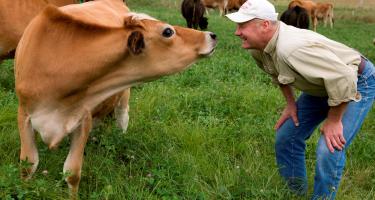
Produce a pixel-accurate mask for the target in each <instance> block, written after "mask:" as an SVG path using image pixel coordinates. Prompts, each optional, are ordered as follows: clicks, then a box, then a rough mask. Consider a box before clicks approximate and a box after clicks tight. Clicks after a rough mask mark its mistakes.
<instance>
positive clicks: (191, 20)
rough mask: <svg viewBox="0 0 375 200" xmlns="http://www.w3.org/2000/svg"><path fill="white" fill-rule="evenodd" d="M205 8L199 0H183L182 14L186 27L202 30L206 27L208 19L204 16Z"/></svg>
mask: <svg viewBox="0 0 375 200" xmlns="http://www.w3.org/2000/svg"><path fill="white" fill-rule="evenodd" d="M205 11H206V8H205V7H204V5H203V3H202V1H201V0H184V1H183V2H182V4H181V12H182V16H184V18H185V19H186V24H187V27H189V28H194V29H198V26H199V28H200V29H202V30H204V29H206V28H207V25H208V21H207V18H206V17H204V16H203V15H204V13H205Z"/></svg>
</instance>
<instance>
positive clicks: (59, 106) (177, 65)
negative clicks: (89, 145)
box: [15, 0, 216, 198]
mask: <svg viewBox="0 0 375 200" xmlns="http://www.w3.org/2000/svg"><path fill="white" fill-rule="evenodd" d="M215 46H216V35H215V34H213V33H211V32H202V31H198V30H194V29H188V28H183V27H178V26H171V25H169V24H167V23H164V22H161V21H158V20H156V19H154V18H152V17H149V16H147V15H145V14H137V13H132V12H129V10H128V8H127V7H126V6H125V5H124V3H123V2H122V0H98V1H92V2H88V3H84V4H80V5H68V6H64V7H60V8H57V7H54V6H48V7H46V8H45V9H44V10H43V11H42V12H41V13H40V14H39V15H38V16H36V17H35V18H34V19H33V20H32V21H31V22H30V24H29V26H28V27H27V28H26V30H25V32H24V34H23V36H22V38H21V41H20V42H19V45H18V47H17V51H16V58H15V79H16V93H17V97H18V100H19V107H18V127H19V132H20V139H21V153H20V159H21V160H22V161H27V162H29V163H31V164H32V166H31V167H30V168H29V169H25V170H23V176H24V177H25V178H29V177H31V175H32V174H33V173H34V172H35V170H36V168H37V165H38V162H39V156H38V150H37V147H36V143H35V132H34V131H37V132H39V134H40V135H41V138H42V140H43V142H44V143H45V144H47V145H48V146H49V148H57V146H58V144H59V143H60V142H61V140H62V139H63V138H64V137H66V136H70V139H71V146H70V151H69V154H68V157H67V158H66V160H65V163H64V172H69V173H68V177H67V178H66V181H67V183H68V186H69V188H70V194H71V195H72V197H73V198H75V197H76V196H77V195H76V194H77V191H78V186H79V182H80V177H81V166H82V161H83V152H84V147H85V144H86V142H87V138H88V136H89V132H90V130H91V127H92V125H93V119H94V118H95V117H96V116H98V115H97V114H98V113H99V115H100V113H101V111H102V109H104V110H106V109H107V106H106V105H104V106H103V104H106V103H107V102H105V100H106V99H108V98H110V97H111V96H113V95H115V94H117V93H119V92H121V91H124V90H126V89H127V88H130V87H131V86H133V85H136V84H140V83H143V82H147V81H151V80H154V79H157V78H159V77H162V76H165V75H170V74H174V73H177V72H179V71H182V70H184V69H185V68H187V67H188V66H190V65H191V64H192V63H193V62H195V61H196V60H198V59H199V58H202V57H205V56H208V55H210V54H212V52H213V51H214V48H215ZM107 105H108V104H107ZM112 106H113V104H112ZM111 109H113V108H111ZM104 113H105V112H104Z"/></svg>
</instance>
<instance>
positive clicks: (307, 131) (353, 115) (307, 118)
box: [275, 61, 375, 199]
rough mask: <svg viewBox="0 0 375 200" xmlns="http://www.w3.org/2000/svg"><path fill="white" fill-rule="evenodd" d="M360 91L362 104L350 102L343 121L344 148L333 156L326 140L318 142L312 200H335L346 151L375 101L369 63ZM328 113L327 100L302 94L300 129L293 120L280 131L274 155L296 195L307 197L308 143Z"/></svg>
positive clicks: (374, 80) (374, 81)
mask: <svg viewBox="0 0 375 200" xmlns="http://www.w3.org/2000/svg"><path fill="white" fill-rule="evenodd" d="M357 89H358V91H359V92H360V93H361V95H362V100H361V101H359V102H354V101H351V102H350V103H349V104H348V106H347V109H346V111H345V113H344V116H343V118H342V124H343V132H344V137H345V140H346V144H345V148H344V149H343V150H342V151H339V150H335V152H334V153H331V152H330V151H329V150H328V148H327V146H326V142H325V140H324V137H323V136H320V138H319V142H318V145H317V149H316V166H315V181H314V193H313V196H312V199H334V198H335V195H336V192H337V188H338V186H339V183H340V180H341V176H342V172H343V169H344V166H345V151H346V150H347V149H348V147H349V145H350V144H351V143H352V141H353V138H354V137H355V135H356V134H357V133H358V130H359V129H360V127H361V125H362V123H363V121H364V119H365V117H366V115H367V113H368V112H369V110H370V109H371V108H372V104H373V101H374V98H375V68H374V65H373V64H372V63H371V62H370V61H367V62H366V66H365V68H364V71H363V72H362V74H361V75H360V76H358V82H357ZM328 110H329V106H328V104H327V97H315V96H311V95H308V94H306V93H302V94H301V95H300V97H299V98H298V100H297V116H298V119H299V126H298V127H296V126H295V125H294V123H293V121H292V119H291V118H290V119H288V120H287V121H286V122H285V123H284V124H283V125H282V126H281V127H280V128H279V129H278V130H277V133H276V144H275V151H276V161H277V165H278V168H279V173H280V175H281V176H282V177H283V178H284V179H285V180H286V182H287V184H288V186H289V188H290V189H291V190H292V191H293V192H295V193H297V194H300V195H304V194H306V192H307V175H306V166H305V165H306V164H305V149H306V142H305V141H306V140H307V139H309V137H310V136H311V134H312V133H313V132H314V130H315V128H316V127H317V126H318V125H319V124H320V123H321V122H322V121H323V120H325V119H326V117H327V114H328Z"/></svg>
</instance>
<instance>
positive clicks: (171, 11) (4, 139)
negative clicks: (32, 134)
mask: <svg viewBox="0 0 375 200" xmlns="http://www.w3.org/2000/svg"><path fill="white" fill-rule="evenodd" d="M337 1H338V0H337ZM368 1H370V0H368ZM127 2H128V4H129V7H130V8H131V9H132V10H133V11H137V12H144V13H148V14H150V15H151V16H154V17H156V18H159V19H161V20H163V21H167V22H169V23H171V24H173V25H180V26H185V21H184V19H183V18H182V17H181V14H180V12H179V6H180V1H172V0H154V1H150V0H128V1H127ZM276 5H277V9H278V11H279V12H282V10H283V9H284V8H285V6H286V4H285V3H282V2H278V1H276ZM347 10H349V11H350V12H351V10H355V12H356V13H358V15H359V16H366V17H369V19H370V20H369V21H363V20H359V18H358V17H355V16H352V17H350V15H347V14H346V12H347ZM368 10H370V11H371V10H375V8H366V9H353V8H350V7H345V6H344V7H342V8H337V9H336V10H335V12H336V13H337V14H338V15H340V14H343V16H347V17H342V18H338V19H336V20H335V27H334V29H332V30H331V29H329V28H324V27H322V26H319V27H318V32H320V33H322V34H324V35H326V36H327V37H329V38H332V39H334V40H337V41H340V42H342V43H344V44H347V45H349V46H351V47H353V48H356V49H358V50H359V51H361V52H362V53H363V54H364V55H365V56H367V57H369V58H370V59H371V60H373V61H375V46H374V45H373V44H372V39H373V38H374V37H375V23H370V22H371V20H372V17H374V19H375V16H373V15H374V14H373V13H374V12H370V11H368ZM362 12H363V13H362ZM361 19H362V18H361ZM234 30H235V24H233V23H231V22H229V21H228V20H227V19H226V18H224V17H220V16H218V12H217V11H214V12H211V13H210V15H209V31H212V32H215V33H216V34H217V35H218V38H219V43H218V47H217V49H216V52H215V53H214V55H213V56H212V57H210V58H208V59H203V60H200V61H199V62H197V63H196V64H194V65H193V66H192V67H191V68H190V69H188V70H186V71H185V72H182V73H180V74H177V75H174V76H170V77H165V78H162V79H160V80H157V81H154V82H151V83H147V84H143V85H141V86H138V87H135V88H134V89H133V90H132V97H131V102H130V107H131V110H130V123H129V129H128V132H127V133H126V134H122V132H121V130H120V129H119V128H117V127H116V125H115V122H114V120H113V119H112V118H111V117H108V118H106V119H105V120H104V123H101V124H100V125H99V126H98V127H96V128H95V129H94V130H93V131H92V132H91V135H90V141H89V142H88V144H87V146H86V149H85V161H84V164H83V169H82V180H81V184H80V193H79V195H80V198H81V199H118V200H122V199H271V200H273V199H280V200H284V199H306V197H296V196H293V195H292V194H290V193H289V192H288V190H287V188H286V187H285V185H284V183H283V182H282V181H281V179H280V177H279V175H278V173H277V168H276V163H275V152H274V135H275V133H274V130H273V126H274V123H275V122H276V120H277V119H278V117H279V114H280V112H281V110H282V109H283V106H284V105H285V104H284V100H283V97H282V95H281V94H280V92H279V89H278V88H277V87H275V86H273V85H272V84H271V83H270V79H269V78H268V77H267V75H265V74H264V73H263V72H261V70H259V69H258V68H257V67H256V66H255V64H254V62H253V60H252V59H251V58H250V56H249V54H248V53H247V51H245V50H243V49H241V48H240V45H241V43H240V40H239V39H238V38H236V37H235V36H234V34H233V32H234ZM0 67H1V69H0V138H1V139H0V199H54V200H55V199H65V198H66V197H67V186H66V184H65V182H64V181H63V178H64V177H63V174H62V173H61V172H62V168H63V163H64V160H65V158H66V156H67V153H68V147H69V141H68V140H65V141H64V142H63V143H62V144H61V145H60V148H59V149H58V150H55V151H50V150H48V148H47V147H46V146H45V145H44V144H43V143H42V142H41V141H40V138H38V147H39V153H40V164H39V167H38V170H37V171H36V173H35V176H34V178H33V179H31V180H30V181H27V182H23V181H21V180H20V179H19V168H20V165H19V159H18V156H19V146H20V144H19V137H18V130H17V123H16V116H17V114H16V110H17V98H16V96H15V93H14V78H13V60H7V61H5V62H3V63H2V64H1V66H0ZM374 132H375V110H373V111H371V112H370V114H369V115H368V117H367V119H366V121H365V123H364V125H363V127H362V129H361V131H360V133H359V134H358V136H357V138H356V140H355V141H354V143H353V144H352V146H351V148H350V149H349V150H348V154H347V165H346V170H345V173H344V177H343V180H342V183H341V186H340V188H339V192H338V194H337V199H339V200H353V199H369V200H371V199H375V165H374V163H375V156H374V155H375V134H374ZM318 136H319V133H318V132H316V133H315V134H314V135H313V136H312V138H311V139H310V140H309V141H308V144H307V160H306V162H307V167H308V178H309V185H310V187H309V188H310V189H309V193H311V188H312V185H313V177H314V161H315V147H316V141H317V139H318Z"/></svg>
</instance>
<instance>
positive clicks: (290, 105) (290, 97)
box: [275, 84, 299, 130]
mask: <svg viewBox="0 0 375 200" xmlns="http://www.w3.org/2000/svg"><path fill="white" fill-rule="evenodd" d="M279 86H280V90H281V92H282V93H283V95H284V97H285V100H286V103H287V105H286V107H285V108H284V111H283V113H282V114H281V116H280V118H279V120H278V121H277V122H276V125H275V130H277V129H279V128H280V126H281V125H283V123H284V122H285V121H286V120H287V119H288V118H289V117H292V120H293V122H294V124H295V126H298V125H299V122H298V118H297V106H296V101H295V99H294V92H293V89H292V87H290V86H289V85H282V84H279Z"/></svg>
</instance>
